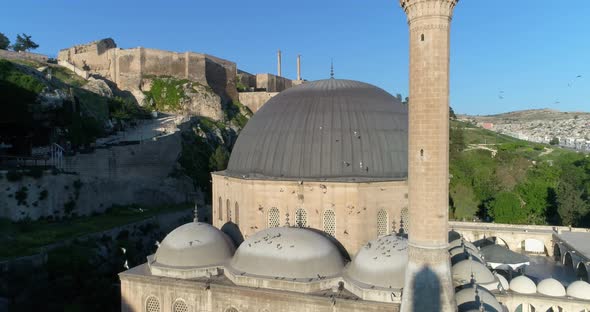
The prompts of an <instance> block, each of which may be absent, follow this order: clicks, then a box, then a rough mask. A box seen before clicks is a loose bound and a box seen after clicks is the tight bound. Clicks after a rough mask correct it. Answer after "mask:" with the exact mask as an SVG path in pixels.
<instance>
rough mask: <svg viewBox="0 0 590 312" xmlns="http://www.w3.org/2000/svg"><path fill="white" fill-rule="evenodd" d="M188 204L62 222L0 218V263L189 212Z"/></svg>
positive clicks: (127, 209)
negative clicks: (158, 217)
mask: <svg viewBox="0 0 590 312" xmlns="http://www.w3.org/2000/svg"><path fill="white" fill-rule="evenodd" d="M189 208H190V205H169V206H158V207H153V208H144V210H143V212H140V211H139V210H138V209H137V208H136V207H133V206H122V207H114V208H113V209H111V210H110V211H108V212H106V213H105V214H101V215H97V216H88V217H78V218H73V219H67V220H62V221H57V222H56V221H48V220H39V221H31V222H24V223H23V222H21V223H13V222H11V221H9V220H7V219H0V246H3V247H2V248H1V249H0V260H2V259H5V258H13V257H19V256H26V255H31V254H34V253H37V252H39V250H40V249H41V248H42V247H43V246H46V245H49V244H52V243H55V242H58V241H62V240H66V239H71V238H75V237H78V236H82V235H86V234H90V233H96V232H101V231H105V230H108V229H111V228H115V227H118V226H122V225H125V224H128V223H132V222H137V221H140V220H144V219H147V218H149V217H152V216H155V215H158V214H162V213H167V212H173V211H179V210H183V209H189Z"/></svg>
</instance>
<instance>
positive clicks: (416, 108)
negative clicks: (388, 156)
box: [400, 0, 459, 312]
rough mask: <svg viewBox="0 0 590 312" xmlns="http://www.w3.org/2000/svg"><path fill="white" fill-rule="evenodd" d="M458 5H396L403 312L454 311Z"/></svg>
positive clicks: (410, 1)
mask: <svg viewBox="0 0 590 312" xmlns="http://www.w3.org/2000/svg"><path fill="white" fill-rule="evenodd" d="M458 1H459V0H400V5H401V7H402V8H403V9H404V11H405V12H406V15H407V17H408V25H409V28H410V96H409V98H410V99H409V131H408V132H409V140H408V185H409V191H408V195H409V209H408V210H409V213H410V216H409V226H408V229H409V231H408V239H409V248H408V258H409V262H408V267H407V271H406V280H405V287H404V290H403V295H402V309H401V310H402V311H403V312H409V311H456V310H457V306H456V304H455V298H454V295H455V292H454V289H453V283H452V279H451V269H450V260H449V253H448V251H447V246H448V227H449V226H448V209H449V54H450V53H449V44H450V39H449V37H450V36H449V34H450V32H449V27H450V25H451V17H452V15H453V8H454V7H455V5H456V4H457V2H458ZM437 299H438V300H437Z"/></svg>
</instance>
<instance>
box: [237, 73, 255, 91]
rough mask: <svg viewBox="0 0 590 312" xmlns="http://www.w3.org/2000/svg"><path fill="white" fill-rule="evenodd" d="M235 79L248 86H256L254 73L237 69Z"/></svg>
mask: <svg viewBox="0 0 590 312" xmlns="http://www.w3.org/2000/svg"><path fill="white" fill-rule="evenodd" d="M237 79H238V81H239V82H241V83H242V84H243V85H244V86H246V87H248V88H256V75H252V74H250V73H247V72H245V71H242V70H239V69H238V75H237Z"/></svg>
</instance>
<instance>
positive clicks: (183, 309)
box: [172, 300, 188, 312]
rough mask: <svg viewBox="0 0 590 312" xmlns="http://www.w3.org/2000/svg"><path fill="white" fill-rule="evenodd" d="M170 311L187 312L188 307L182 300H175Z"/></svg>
mask: <svg viewBox="0 0 590 312" xmlns="http://www.w3.org/2000/svg"><path fill="white" fill-rule="evenodd" d="M172 311H174V312H188V306H187V305H186V302H184V300H176V302H174V306H173V307H172Z"/></svg>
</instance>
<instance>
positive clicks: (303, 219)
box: [295, 208, 307, 227]
mask: <svg viewBox="0 0 590 312" xmlns="http://www.w3.org/2000/svg"><path fill="white" fill-rule="evenodd" d="M295 224H296V225H297V226H298V227H307V211H305V209H303V208H299V209H297V211H296V212H295Z"/></svg>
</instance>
